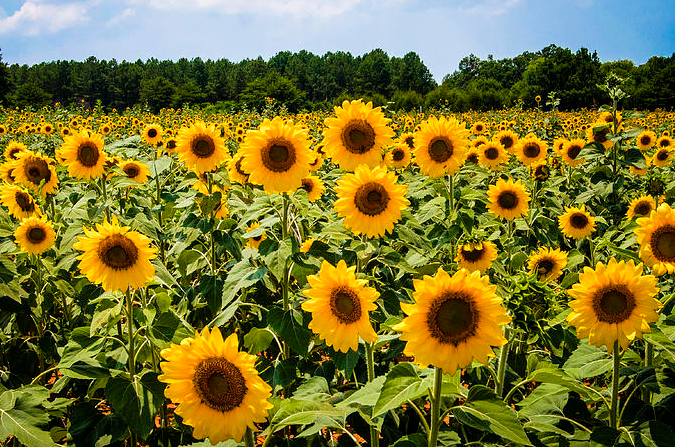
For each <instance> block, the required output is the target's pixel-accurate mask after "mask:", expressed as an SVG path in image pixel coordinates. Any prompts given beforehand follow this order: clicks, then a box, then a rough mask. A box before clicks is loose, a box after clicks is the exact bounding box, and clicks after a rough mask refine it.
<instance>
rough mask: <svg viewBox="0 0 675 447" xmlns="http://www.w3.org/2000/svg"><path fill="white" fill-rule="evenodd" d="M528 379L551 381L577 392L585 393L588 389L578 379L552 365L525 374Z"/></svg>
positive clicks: (543, 381)
mask: <svg viewBox="0 0 675 447" xmlns="http://www.w3.org/2000/svg"><path fill="white" fill-rule="evenodd" d="M527 380H528V381H532V382H542V383H553V384H556V385H561V386H564V387H565V388H567V389H569V390H572V391H576V392H577V393H579V394H582V395H584V394H586V392H587V391H588V390H586V388H585V387H584V385H583V384H581V383H580V382H579V381H577V380H576V379H574V378H573V377H572V376H570V375H568V374H567V373H566V372H565V371H563V370H562V369H558V368H555V367H552V366H549V367H544V368H540V369H536V370H534V371H532V372H531V373H530V374H529V375H528V376H527Z"/></svg>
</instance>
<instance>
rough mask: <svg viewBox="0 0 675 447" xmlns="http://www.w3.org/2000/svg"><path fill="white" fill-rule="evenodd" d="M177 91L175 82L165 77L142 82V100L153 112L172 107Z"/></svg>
mask: <svg viewBox="0 0 675 447" xmlns="http://www.w3.org/2000/svg"><path fill="white" fill-rule="evenodd" d="M175 91H176V87H175V86H174V85H173V82H171V81H169V80H168V79H166V78H164V77H163V76H157V77H154V78H151V79H143V80H142V81H141V90H140V100H141V102H145V103H147V104H148V106H149V107H150V108H151V109H152V110H154V111H158V110H159V109H161V108H163V107H169V106H171V103H172V101H173V95H174V93H175Z"/></svg>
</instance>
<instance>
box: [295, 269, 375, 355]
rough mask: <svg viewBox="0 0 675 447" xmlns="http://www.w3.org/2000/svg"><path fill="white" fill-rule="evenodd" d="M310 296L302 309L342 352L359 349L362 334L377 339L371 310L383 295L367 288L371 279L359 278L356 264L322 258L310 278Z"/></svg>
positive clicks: (321, 335)
mask: <svg viewBox="0 0 675 447" xmlns="http://www.w3.org/2000/svg"><path fill="white" fill-rule="evenodd" d="M307 282H308V283H309V285H310V287H311V288H310V289H309V290H306V291H305V292H304V294H305V295H306V296H307V297H308V298H309V299H308V300H307V301H305V302H304V303H302V309H303V310H304V311H306V312H311V313H312V321H311V322H310V323H309V328H310V329H311V330H312V331H313V332H314V333H315V334H317V335H318V336H319V338H321V339H322V340H325V341H326V345H328V346H332V347H333V349H335V350H336V351H340V352H345V353H346V352H347V351H349V350H350V349H351V350H353V351H356V350H358V347H359V336H360V337H361V338H362V339H363V340H364V341H365V342H366V343H373V342H376V341H377V334H376V333H375V331H374V330H373V326H372V325H371V324H370V317H369V314H368V312H370V311H373V310H375V309H377V305H376V304H375V300H377V298H378V297H379V296H380V294H379V293H378V292H377V291H376V290H375V289H373V288H372V287H368V286H367V285H366V284H368V281H366V280H364V279H356V267H349V268H348V267H347V264H346V263H345V261H343V260H340V262H338V265H337V267H333V266H332V265H331V264H330V263H328V261H323V263H322V264H321V270H319V273H318V274H317V275H311V276H308V277H307Z"/></svg>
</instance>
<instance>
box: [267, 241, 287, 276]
mask: <svg viewBox="0 0 675 447" xmlns="http://www.w3.org/2000/svg"><path fill="white" fill-rule="evenodd" d="M292 254H293V244H292V242H291V239H290V238H286V239H284V240H283V241H281V242H280V243H279V246H278V247H277V249H276V250H274V251H272V252H271V253H268V254H267V255H265V257H264V260H265V265H266V266H267V269H268V270H269V271H270V272H272V274H273V275H274V277H275V278H277V280H278V281H281V280H282V277H283V275H284V271H285V269H286V262H288V258H289V257H290V256H291V255H292Z"/></svg>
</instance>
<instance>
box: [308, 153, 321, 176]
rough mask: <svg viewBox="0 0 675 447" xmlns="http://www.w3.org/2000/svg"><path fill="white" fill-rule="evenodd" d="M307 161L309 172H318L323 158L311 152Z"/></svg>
mask: <svg viewBox="0 0 675 447" xmlns="http://www.w3.org/2000/svg"><path fill="white" fill-rule="evenodd" d="M309 159H310V162H309V170H310V171H312V172H316V171H318V170H319V169H320V168H321V165H323V156H322V155H321V154H320V153H318V152H314V151H312V153H311V154H310V157H309Z"/></svg>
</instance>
